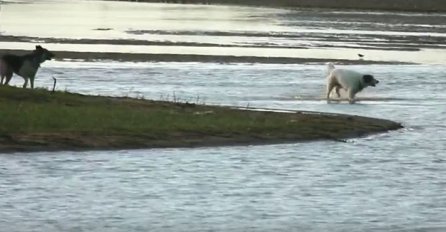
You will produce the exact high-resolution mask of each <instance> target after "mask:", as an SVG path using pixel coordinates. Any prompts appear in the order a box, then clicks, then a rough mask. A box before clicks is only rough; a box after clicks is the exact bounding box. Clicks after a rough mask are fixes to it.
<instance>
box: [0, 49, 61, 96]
mask: <svg viewBox="0 0 446 232" xmlns="http://www.w3.org/2000/svg"><path fill="white" fill-rule="evenodd" d="M53 57H54V54H53V53H51V52H50V51H48V50H46V49H45V48H43V47H41V46H40V45H37V46H36V49H35V50H34V51H32V52H31V53H29V54H26V55H23V56H17V55H12V54H6V55H3V56H2V57H1V59H0V76H1V82H0V84H5V85H7V84H8V83H9V81H10V80H11V78H12V76H13V74H14V73H15V74H17V75H19V76H21V77H23V79H25V83H24V84H23V88H26V86H27V85H28V80H30V82H31V88H34V78H35V77H36V73H37V70H39V67H40V64H41V63H43V62H45V61H47V60H51V58H53ZM5 78H6V81H5V83H3V80H4V79H5Z"/></svg>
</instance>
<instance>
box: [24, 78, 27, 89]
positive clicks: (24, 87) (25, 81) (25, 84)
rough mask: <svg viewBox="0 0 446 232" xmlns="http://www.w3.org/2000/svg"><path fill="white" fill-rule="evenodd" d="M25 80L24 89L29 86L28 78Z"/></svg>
mask: <svg viewBox="0 0 446 232" xmlns="http://www.w3.org/2000/svg"><path fill="white" fill-rule="evenodd" d="M24 79H25V83H23V88H26V86H27V85H28V78H26V77H25V78H24Z"/></svg>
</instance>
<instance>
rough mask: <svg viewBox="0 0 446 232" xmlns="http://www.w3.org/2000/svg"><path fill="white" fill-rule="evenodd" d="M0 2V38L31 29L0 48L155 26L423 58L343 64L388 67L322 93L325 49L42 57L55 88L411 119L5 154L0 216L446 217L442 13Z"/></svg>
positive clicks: (30, 225)
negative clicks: (137, 58)
mask: <svg viewBox="0 0 446 232" xmlns="http://www.w3.org/2000/svg"><path fill="white" fill-rule="evenodd" d="M1 7H2V8H1V11H0V33H1V34H0V37H1V36H2V35H3V36H7V35H15V36H21V37H24V36H26V37H30V38H32V41H29V42H26V41H25V42H21V43H17V42H16V41H12V40H8V39H6V40H5V39H3V40H2V42H1V43H0V48H11V46H16V48H23V49H28V47H31V48H32V46H33V44H34V43H35V41H39V42H41V43H42V44H44V45H45V46H47V47H49V48H57V49H59V50H76V49H78V48H79V47H81V48H82V49H85V50H88V51H96V52H98V51H99V50H100V49H103V47H102V48H101V46H108V47H110V49H116V51H120V52H132V51H135V52H148V53H150V52H152V51H153V50H151V49H152V48H150V47H149V48H147V47H145V46H144V45H140V46H139V47H141V48H143V50H139V47H130V46H129V45H125V44H124V45H116V44H115V45H113V44H107V43H104V44H99V45H98V44H71V43H64V42H60V41H59V42H54V41H53V42H51V43H45V40H46V39H48V38H58V39H64V38H66V39H67V38H68V39H82V38H89V39H114V40H150V41H153V42H155V43H156V42H159V43H162V42H166V41H168V42H171V43H173V44H171V45H170V46H164V45H162V44H159V45H155V46H157V47H158V48H159V49H160V53H166V52H168V51H171V52H172V53H174V52H175V53H181V52H183V53H188V54H189V53H196V52H197V51H200V50H202V51H203V52H208V53H211V54H215V55H222V54H221V53H222V52H227V53H228V54H232V53H240V54H247V53H245V52H246V51H250V52H252V53H249V52H248V54H249V55H256V56H269V54H270V52H272V51H282V53H278V55H280V56H284V57H286V56H291V55H295V56H302V57H308V56H313V57H339V56H341V57H342V59H352V60H353V59H357V57H356V54H357V53H364V54H366V57H365V58H366V59H370V60H384V61H403V62H413V63H415V64H404V65H402V64H388V65H382V64H381V65H376V64H375V65H349V66H343V67H348V68H350V69H355V70H359V71H363V72H367V73H372V74H373V75H374V76H375V77H376V78H377V79H379V80H380V84H379V85H378V86H377V87H376V88H368V89H366V90H364V91H363V92H362V93H360V94H359V95H358V98H359V102H358V104H355V105H349V104H345V103H333V104H327V103H326V102H325V101H324V100H323V99H322V96H323V91H324V85H325V78H324V73H325V69H326V67H325V64H321V63H304V64H247V63H193V62H181V63H172V62H150V63H149V62H139V63H132V62H116V61H97V62H83V61H69V60H65V61H50V62H47V63H44V64H43V67H42V69H41V70H40V71H39V74H38V77H37V79H36V86H38V87H45V88H46V87H50V86H51V85H52V78H51V77H53V76H54V77H56V78H57V79H58V89H60V90H65V89H66V90H67V91H72V92H80V93H85V94H95V95H98V94H99V95H111V96H132V97H140V98H148V99H155V100H157V99H161V100H169V99H172V98H173V96H175V98H179V99H182V100H184V101H192V102H193V101H196V102H199V103H206V104H217V105H233V106H234V105H235V106H250V107H259V108H274V109H290V110H312V111H313V110H314V111H324V112H336V113H348V114H357V115H364V116H371V117H380V118H386V119H391V120H396V121H399V122H401V123H403V125H404V126H405V129H402V130H399V131H394V132H390V133H386V134H380V135H375V136H370V137H366V138H358V139H351V140H348V141H347V143H340V142H331V141H329V142H326V141H321V142H311V143H296V144H282V145H264V146H237V147H214V148H188V149H148V150H121V151H85V152H39V153H13V154H0V231H445V230H446V221H445V218H446V194H445V192H446V152H445V150H446V125H445V122H446V102H445V101H446V92H445V91H444V90H445V89H446V79H445V78H446V67H445V66H444V64H445V63H446V57H445V45H446V41H445V38H446V25H445V22H446V20H445V19H446V15H445V14H429V15H427V14H417V13H383V12H349V11H327V10H324V11H316V10H299V9H294V10H292V9H269V8H247V7H236V6H204V5H166V4H143V3H125V2H124V3H123V2H119V3H116V2H98V1H79V2H76V3H74V1H46V0H45V1H3V3H2V5H1ZM22 14H27V15H28V17H23V16H22ZM50 19H53V20H50ZM54 19H59V20H54ZM3 38H4V37H3ZM186 42H187V43H188V44H187V45H185V44H184V43H186ZM175 43H178V45H175ZM204 43H205V44H207V45H206V46H203V44H204ZM222 44H223V45H225V46H228V47H224V46H221V45H222ZM53 46H54V47H53ZM82 46H84V47H82ZM175 46H180V47H185V49H186V50H181V49H180V50H178V49H177V50H176V49H174V48H175ZM204 48H205V49H204ZM225 48H226V49H225ZM132 49H134V50H132ZM144 49H147V50H144ZM300 51H304V52H302V53H300ZM311 51H314V53H312V52H311ZM296 54H297V55H296ZM22 83H23V80H21V79H20V78H19V77H15V78H14V79H13V83H12V84H13V85H18V86H19V85H21V84H22Z"/></svg>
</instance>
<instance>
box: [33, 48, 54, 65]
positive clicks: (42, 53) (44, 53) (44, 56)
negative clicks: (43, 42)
mask: <svg viewBox="0 0 446 232" xmlns="http://www.w3.org/2000/svg"><path fill="white" fill-rule="evenodd" d="M34 54H36V55H38V56H39V57H40V61H41V62H44V61H46V60H51V59H52V58H53V57H54V54H53V53H52V52H50V51H48V50H47V49H45V48H43V47H42V46H40V45H37V46H36V49H35V50H34Z"/></svg>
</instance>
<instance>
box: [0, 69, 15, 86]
mask: <svg viewBox="0 0 446 232" xmlns="http://www.w3.org/2000/svg"><path fill="white" fill-rule="evenodd" d="M12 75H14V73H13V72H12V71H11V70H8V71H7V72H6V73H5V77H6V80H5V84H4V85H8V84H9V81H10V80H11V78H12ZM2 79H3V78H2Z"/></svg>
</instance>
